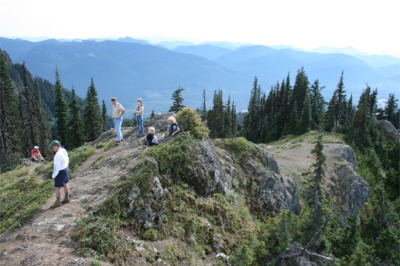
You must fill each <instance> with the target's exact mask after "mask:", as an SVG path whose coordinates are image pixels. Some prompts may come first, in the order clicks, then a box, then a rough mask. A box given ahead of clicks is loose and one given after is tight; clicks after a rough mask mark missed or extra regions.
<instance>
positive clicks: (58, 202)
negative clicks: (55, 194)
mask: <svg viewBox="0 0 400 266" xmlns="http://www.w3.org/2000/svg"><path fill="white" fill-rule="evenodd" d="M61 206H62V205H61V201H59V200H56V201H55V202H54V204H53V205H51V206H50V208H51V209H54V208H57V207H61Z"/></svg>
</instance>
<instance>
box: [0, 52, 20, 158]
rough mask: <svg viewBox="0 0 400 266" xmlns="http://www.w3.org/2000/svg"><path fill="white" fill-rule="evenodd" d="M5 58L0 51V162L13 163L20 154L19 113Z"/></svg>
mask: <svg viewBox="0 0 400 266" xmlns="http://www.w3.org/2000/svg"><path fill="white" fill-rule="evenodd" d="M5 60H6V59H5V56H4V54H3V52H2V51H1V50H0V162H2V163H8V162H13V161H15V160H16V159H17V158H18V157H19V154H20V152H21V149H20V143H21V128H20V123H18V122H19V121H20V113H19V110H18V102H17V97H16V94H15V88H14V86H13V84H12V81H11V78H10V75H9V71H8V65H7V64H6V61H5Z"/></svg>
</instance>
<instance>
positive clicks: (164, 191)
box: [0, 115, 369, 265]
mask: <svg viewBox="0 0 400 266" xmlns="http://www.w3.org/2000/svg"><path fill="white" fill-rule="evenodd" d="M165 118H166V117H165V115H164V116H157V117H156V118H155V120H154V121H152V122H151V124H152V125H156V127H157V128H161V129H165V128H166V123H165V120H166V119H165ZM133 130H134V129H132V128H124V129H123V133H124V135H125V139H124V142H123V143H122V145H119V146H114V145H113V144H114V143H113V142H114V140H113V134H114V133H113V131H112V130H110V131H108V132H106V133H104V134H103V135H102V136H101V137H100V138H99V139H98V140H96V141H94V142H92V143H88V144H87V145H86V146H87V147H93V148H95V149H96V152H95V153H94V155H92V156H91V157H89V159H88V160H87V161H85V162H83V163H82V164H81V165H80V166H79V167H78V168H77V169H76V170H75V172H74V173H73V177H72V180H71V187H72V188H71V194H72V202H71V203H70V204H67V205H65V206H62V207H61V208H57V209H54V210H51V209H49V206H50V205H51V204H52V202H53V201H54V199H53V197H52V198H50V199H49V200H48V202H47V203H46V204H45V205H44V206H43V207H42V209H41V210H39V211H38V212H37V213H36V214H35V216H34V217H33V218H32V219H31V221H30V222H29V223H27V224H26V225H24V226H23V227H22V228H21V229H19V230H16V231H14V232H11V233H10V232H9V233H3V234H2V235H1V236H0V265H55V264H58V265H92V263H93V260H94V258H93V256H89V257H87V258H84V257H82V256H81V255H80V254H79V253H77V250H78V248H79V244H78V243H77V242H75V241H73V240H72V239H71V234H72V233H73V231H74V229H75V228H76V225H77V221H78V220H80V219H82V218H84V217H87V216H88V215H91V213H93V214H94V215H96V214H97V213H98V214H101V213H104V212H107V211H109V210H111V211H112V212H121V213H126V216H127V218H126V219H127V220H128V221H132V222H131V224H132V225H134V226H136V231H133V232H132V231H131V232H125V234H124V237H125V239H127V241H129V243H130V245H132V247H133V250H134V252H133V253H132V257H130V258H129V259H127V260H126V263H127V264H128V265H150V264H157V265H168V261H167V260H166V259H167V258H168V257H166V256H165V255H163V254H166V253H165V252H166V251H168V252H169V250H168V247H169V246H171V245H172V244H173V245H175V246H177V247H183V246H185V245H186V244H185V242H189V243H190V242H192V243H197V242H198V243H200V242H201V241H203V242H204V241H205V242H207V243H209V244H210V245H211V247H212V250H208V251H207V252H206V253H203V255H200V256H197V257H196V256H192V257H191V258H190V259H187V258H184V259H182V262H181V264H179V263H178V264H176V265H187V264H188V263H189V264H191V265H215V264H216V263H217V259H216V256H215V255H216V253H218V252H225V253H229V252H231V251H232V247H234V246H235V243H232V241H234V240H232V239H231V238H230V237H228V236H227V235H225V236H224V235H223V234H221V233H220V232H217V231H216V229H217V228H223V229H224V230H226V231H227V232H229V231H232V232H235V231H234V230H236V229H235V226H238V225H235V222H241V223H244V222H245V220H243V219H242V218H240V217H239V218H237V219H236V220H235V217H233V218H232V215H230V213H228V214H227V212H226V210H229V211H231V210H230V209H226V208H227V207H226V206H225V205H224V204H222V203H223V199H222V198H219V197H217V198H215V196H214V195H215V194H220V195H225V196H226V197H232V195H236V194H240V193H241V194H242V195H243V197H244V203H243V204H244V206H247V208H248V209H249V210H250V212H251V213H252V215H255V216H257V217H260V218H263V217H267V216H270V215H274V214H277V213H278V212H279V211H281V210H289V211H291V212H293V213H299V212H300V210H301V205H300V202H299V188H300V186H301V182H300V179H301V176H302V173H306V172H307V171H308V170H309V169H310V165H311V164H312V162H313V158H312V156H311V155H310V151H311V149H312V146H313V143H312V138H311V139H307V138H306V139H304V140H301V141H298V140H297V142H296V143H291V142H290V141H289V142H287V143H284V144H282V143H276V144H274V145H268V146H267V145H255V144H252V143H249V142H247V141H245V140H244V139H236V140H234V141H233V140H232V141H231V140H216V141H212V140H210V139H208V138H205V139H203V140H193V139H190V137H188V136H186V135H185V134H186V133H184V134H182V135H181V136H179V138H180V139H178V140H179V142H180V143H181V144H182V145H181V146H179V147H180V149H181V150H179V151H177V154H180V155H182V157H178V158H175V157H174V156H175V155H174V154H173V153H172V151H175V150H174V149H175V147H176V146H177V145H176V141H177V140H176V139H175V140H168V139H163V133H164V132H163V131H161V132H158V133H157V134H158V136H159V139H160V146H162V145H165V146H164V147H165V149H164V148H163V149H161V148H156V149H153V148H144V147H143V146H142V144H141V140H140V139H138V138H136V137H135V136H134V135H135V134H133ZM173 141H175V144H174V142H173ZM327 142H328V143H327V144H326V146H325V147H326V148H325V150H324V151H325V153H326V155H327V158H328V159H327V168H328V171H327V175H326V179H325V182H326V184H327V187H328V188H329V193H331V194H332V196H334V197H335V200H336V202H337V206H339V208H340V209H341V211H342V213H343V215H350V214H351V213H353V212H354V211H356V210H357V209H359V208H361V207H362V206H363V204H364V203H365V202H366V200H367V198H368V195H369V188H368V185H367V184H366V182H365V181H364V180H363V179H362V178H361V177H359V176H358V175H357V174H356V173H355V169H356V157H355V154H354V151H352V149H351V148H350V147H349V146H347V145H344V144H342V143H333V142H329V140H328V141H327ZM174 145H175V146H174ZM151 149H153V150H151ZM164 151H167V153H163V152H164ZM168 152H169V153H168ZM178 152H179V153H178ZM163 158H164V159H165V160H163ZM170 162H176V164H171V163H170ZM132 180H134V182H132ZM177 183H179V184H180V185H179V186H178V187H176V186H175V184H177ZM180 188H182V189H183V190H182V191H178V192H179V193H181V194H182V195H184V196H185V197H184V198H182V201H186V203H185V204H187V205H184V206H190V205H191V206H196V208H198V209H199V210H198V211H199V212H200V211H203V212H204V213H208V214H207V216H205V217H208V218H205V217H203V218H196V219H195V220H194V221H195V222H197V223H198V225H197V226H198V228H200V229H201V230H203V231H204V232H203V234H202V233H201V232H199V231H196V230H189V229H187V228H186V227H183V229H182V230H184V232H183V234H184V235H185V236H184V237H183V238H182V237H178V238H176V237H175V238H174V237H173V236H174V234H176V235H180V234H179V233H173V232H172V233H170V237H168V238H167V239H158V238H155V239H152V241H149V240H146V239H144V238H143V237H144V236H148V233H150V232H157V230H158V231H168V230H172V229H171V228H168V222H169V221H170V220H171V219H172V218H171V217H174V216H177V215H179V212H182V209H179V206H180V205H179V204H180V203H177V204H176V205H174V204H171V202H173V200H174V199H173V197H174V196H176V195H177V194H176V191H173V190H176V189H180ZM185 190H187V191H188V192H185ZM124 195H126V196H124ZM236 197H237V196H236ZM211 200H219V202H221V201H222V203H221V204H214V205H212V206H210V205H209V204H210V201H211ZM238 202H239V201H238ZM169 204H171V205H169ZM238 204H239V203H238ZM238 206H239V205H238ZM210 215H214V216H215V217H216V220H215V221H214V220H213V218H212V217H210ZM193 217H197V216H193ZM218 217H219V218H218ZM241 219H242V220H241ZM239 226H242V225H241V224H240V225H239ZM178 229H179V227H177V229H176V230H178ZM179 230H181V229H179ZM232 235H234V233H232ZM204 237H205V238H206V239H205V240H204V239H203V240H202V238H204ZM176 253H177V251H176V252H175V253H174V254H176ZM143 254H145V255H143ZM168 254H169V253H168ZM101 265H110V264H109V262H107V261H102V262H101Z"/></svg>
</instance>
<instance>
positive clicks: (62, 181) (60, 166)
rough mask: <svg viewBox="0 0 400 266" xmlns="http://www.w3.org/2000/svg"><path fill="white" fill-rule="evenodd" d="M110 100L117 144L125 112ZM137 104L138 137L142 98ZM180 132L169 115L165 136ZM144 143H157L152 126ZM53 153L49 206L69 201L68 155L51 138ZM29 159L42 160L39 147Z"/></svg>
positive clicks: (120, 138) (36, 147)
mask: <svg viewBox="0 0 400 266" xmlns="http://www.w3.org/2000/svg"><path fill="white" fill-rule="evenodd" d="M111 102H112V118H113V122H114V129H115V131H116V133H117V139H116V143H117V145H119V144H120V143H121V142H122V141H123V140H124V138H123V135H122V130H121V126H122V121H123V115H124V113H125V109H124V107H123V106H122V105H121V104H120V103H119V102H118V101H117V99H116V98H114V97H113V98H111ZM136 102H137V106H136V108H135V110H134V114H135V117H136V121H137V124H138V128H139V132H138V135H137V136H138V137H144V127H143V112H144V106H143V100H142V99H141V98H139V99H137V101H136ZM178 132H180V128H179V126H178V124H177V122H176V119H175V118H174V117H173V116H171V117H169V118H168V130H167V134H166V136H175V135H176V134H177V133H178ZM144 145H146V146H153V145H158V139H157V136H156V130H155V128H154V127H149V128H148V134H147V136H146V138H145V139H144ZM49 148H51V149H52V150H53V152H54V153H55V155H54V168H53V173H52V176H51V177H52V178H53V179H54V190H55V195H56V201H55V202H54V203H53V205H51V206H50V208H57V207H61V206H62V205H63V204H67V203H69V202H70V200H69V184H68V183H69V157H68V152H67V150H66V149H65V148H64V147H63V146H62V145H61V143H60V142H59V141H58V140H53V141H52V142H51V144H50V146H49ZM31 159H32V160H33V161H37V162H41V161H43V160H44V159H43V156H42V155H41V154H40V151H39V147H38V146H35V147H34V148H33V150H32V151H31ZM61 188H64V198H63V200H61Z"/></svg>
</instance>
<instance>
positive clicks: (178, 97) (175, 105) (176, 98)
mask: <svg viewBox="0 0 400 266" xmlns="http://www.w3.org/2000/svg"><path fill="white" fill-rule="evenodd" d="M184 90H185V89H184V88H181V87H179V88H177V89H176V90H175V91H174V92H173V93H172V106H171V107H170V108H169V112H175V113H177V112H179V111H180V110H182V109H183V108H184V107H185V106H184V105H183V97H182V92H183V91H184Z"/></svg>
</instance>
